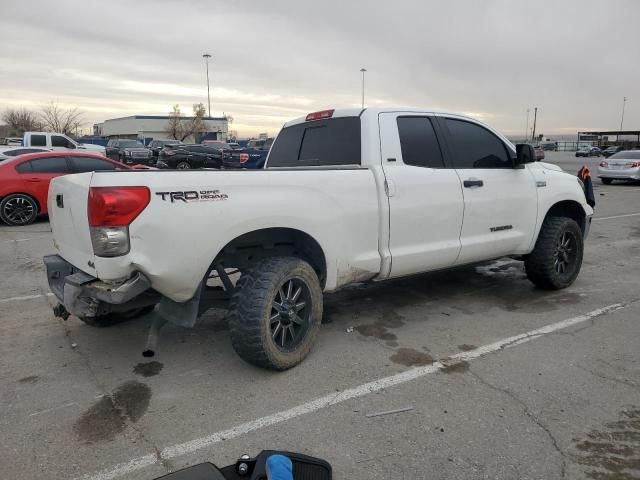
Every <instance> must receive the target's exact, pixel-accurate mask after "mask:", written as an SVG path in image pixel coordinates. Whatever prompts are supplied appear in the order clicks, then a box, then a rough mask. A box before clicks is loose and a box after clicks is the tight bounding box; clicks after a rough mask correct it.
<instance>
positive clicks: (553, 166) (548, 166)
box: [531, 162, 564, 172]
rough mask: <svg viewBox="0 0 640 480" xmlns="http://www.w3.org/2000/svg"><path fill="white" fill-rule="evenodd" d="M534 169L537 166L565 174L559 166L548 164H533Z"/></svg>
mask: <svg viewBox="0 0 640 480" xmlns="http://www.w3.org/2000/svg"><path fill="white" fill-rule="evenodd" d="M531 165H532V166H533V167H534V168H535V167H536V166H537V167H538V168H545V169H547V170H555V171H556V172H563V171H564V170H562V168H560V167H559V166H558V165H554V164H553V163H547V162H534V163H532V164H531Z"/></svg>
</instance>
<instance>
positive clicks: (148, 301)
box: [43, 255, 160, 317]
mask: <svg viewBox="0 0 640 480" xmlns="http://www.w3.org/2000/svg"><path fill="white" fill-rule="evenodd" d="M43 261H44V264H45V266H46V269H47V280H48V282H49V288H50V289H51V292H53V294H54V295H55V296H56V298H57V299H58V300H59V301H60V303H61V304H62V305H63V306H64V307H65V309H66V310H67V311H68V312H69V313H71V314H72V315H75V316H77V317H97V316H100V315H106V314H108V313H111V312H118V311H127V310H131V309H134V308H140V307H144V306H147V305H153V304H155V303H157V302H158V301H159V300H160V295H159V294H158V293H157V292H155V291H154V290H152V289H151V282H150V281H149V279H148V278H147V277H146V276H144V274H142V273H141V272H136V273H135V274H134V275H133V276H132V277H131V278H129V279H127V280H125V281H123V282H119V283H105V282H103V281H101V280H98V279H97V278H96V277H93V276H92V275H89V274H88V273H85V272H83V271H81V270H78V269H77V268H76V267H74V266H73V265H71V264H70V263H69V262H67V261H66V260H65V259H64V258H62V257H61V256H59V255H47V256H46V257H44V258H43ZM58 311H59V309H58Z"/></svg>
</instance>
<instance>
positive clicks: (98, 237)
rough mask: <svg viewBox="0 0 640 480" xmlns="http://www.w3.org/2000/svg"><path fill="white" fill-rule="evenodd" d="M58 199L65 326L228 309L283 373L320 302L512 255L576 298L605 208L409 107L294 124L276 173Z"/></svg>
mask: <svg viewBox="0 0 640 480" xmlns="http://www.w3.org/2000/svg"><path fill="white" fill-rule="evenodd" d="M49 205H50V212H49V215H50V219H51V227H52V230H53V237H54V245H55V248H56V249H57V252H56V254H54V255H50V256H47V257H45V259H44V262H45V264H46V267H47V275H48V281H49V285H50V287H51V290H52V292H53V293H54V294H55V295H56V297H57V298H58V300H59V301H60V304H59V305H58V306H57V307H56V309H55V312H56V314H57V315H59V316H63V317H66V316H68V315H69V314H73V315H76V316H77V317H79V318H80V319H81V320H83V321H85V322H86V323H88V324H91V325H102V326H106V325H110V324H113V323H115V322H118V321H121V320H123V319H127V318H131V317H134V316H136V315H139V314H140V313H141V312H144V311H148V309H150V308H153V306H154V305H156V304H157V307H156V313H155V318H156V321H155V322H154V324H153V326H152V329H151V332H150V335H149V345H151V346H153V345H154V343H155V339H156V338H157V334H158V330H159V328H160V326H161V325H162V324H163V322H165V321H171V322H174V323H176V324H179V325H183V326H193V325H194V323H195V321H196V318H197V317H198V315H200V314H201V313H202V312H203V311H204V310H206V309H207V308H208V307H210V306H212V305H215V306H225V307H227V308H228V314H227V320H228V323H229V331H230V336H231V341H232V344H233V347H234V349H235V350H236V352H237V353H238V354H239V355H240V356H241V357H242V358H243V359H245V360H246V361H248V362H250V363H252V364H255V365H259V366H262V367H266V368H271V369H278V370H283V369H287V368H290V367H293V366H294V365H296V364H298V363H299V362H300V361H302V359H304V358H305V357H306V355H307V354H308V353H309V351H310V349H311V347H312V345H313V343H314V340H315V338H316V336H317V335H318V331H319V329H320V323H321V318H322V311H323V291H324V292H332V291H334V290H337V289H340V288H342V287H344V286H346V285H349V284H351V283H354V282H366V281H382V280H386V279H390V278H398V277H403V276H407V275H413V274H417V273H422V272H429V271H434V270H442V269H446V268H451V267H457V266H460V265H467V264H474V263H478V262H484V261H489V260H493V259H497V258H501V257H505V256H508V257H513V258H516V259H521V260H523V261H524V266H525V270H526V274H527V276H528V278H529V279H530V280H531V281H532V282H533V283H534V284H535V285H537V286H538V287H540V288H543V289H560V288H565V287H567V286H569V285H571V284H572V283H573V281H574V280H575V279H576V277H577V276H578V273H579V271H580V267H581V264H582V256H583V239H584V238H585V237H586V236H587V233H588V231H589V226H590V222H591V217H592V214H593V210H592V209H591V207H590V206H589V205H588V204H587V202H586V199H585V194H584V191H583V187H582V185H581V182H580V181H579V180H578V179H577V178H576V177H575V176H572V175H569V174H567V173H564V172H562V170H561V169H560V168H559V167H557V166H554V165H550V164H547V163H544V162H536V161H535V153H534V151H533V147H532V146H530V145H517V146H514V145H512V144H511V143H510V142H509V141H508V140H507V139H506V138H505V137H504V136H502V135H500V134H499V133H497V132H496V131H494V130H492V129H491V128H490V127H488V126H486V125H484V124H482V123H480V122H477V121H476V120H473V119H471V118H468V117H465V116H462V115H457V114H449V113H440V112H437V113H436V112H432V111H428V110H420V109H408V108H398V109H378V108H366V109H364V110H361V109H344V110H326V111H322V112H315V113H310V114H309V115H307V116H306V117H302V118H299V119H297V120H293V121H291V122H288V123H286V124H285V125H284V127H283V129H282V130H281V131H280V133H279V135H278V136H277V138H276V140H275V142H274V144H273V146H272V148H271V151H270V152H269V156H268V158H267V161H266V165H265V168H264V169H262V170H256V171H247V172H242V173H240V172H237V171H225V170H221V171H213V170H211V171H208V170H200V171H190V170H187V171H175V172H155V171H147V172H134V171H120V172H95V173H84V174H78V175H68V176H64V177H60V178H56V179H54V180H53V182H52V184H51V188H50V190H49ZM106 206H108V208H107V207H106ZM177 245H179V246H180V248H176V246H177ZM232 272H237V273H236V274H235V275H232ZM236 276H239V279H237V281H236V280H235V277H236ZM148 350H149V352H152V350H151V349H148ZM149 352H148V353H149Z"/></svg>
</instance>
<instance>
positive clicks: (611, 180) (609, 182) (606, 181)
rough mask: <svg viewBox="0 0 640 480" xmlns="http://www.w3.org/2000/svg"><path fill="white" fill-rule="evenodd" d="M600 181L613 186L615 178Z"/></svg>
mask: <svg viewBox="0 0 640 480" xmlns="http://www.w3.org/2000/svg"><path fill="white" fill-rule="evenodd" d="M600 181H601V182H602V183H604V184H605V185H611V182H613V178H601V179H600Z"/></svg>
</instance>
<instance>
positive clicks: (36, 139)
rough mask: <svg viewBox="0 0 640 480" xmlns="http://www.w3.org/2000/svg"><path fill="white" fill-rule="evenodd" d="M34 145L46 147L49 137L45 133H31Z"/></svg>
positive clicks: (32, 144)
mask: <svg viewBox="0 0 640 480" xmlns="http://www.w3.org/2000/svg"><path fill="white" fill-rule="evenodd" d="M31 146H32V147H46V146H47V137H46V136H45V135H31Z"/></svg>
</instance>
